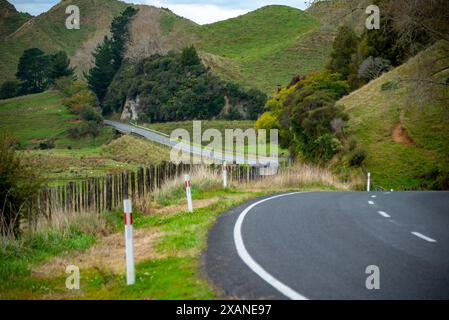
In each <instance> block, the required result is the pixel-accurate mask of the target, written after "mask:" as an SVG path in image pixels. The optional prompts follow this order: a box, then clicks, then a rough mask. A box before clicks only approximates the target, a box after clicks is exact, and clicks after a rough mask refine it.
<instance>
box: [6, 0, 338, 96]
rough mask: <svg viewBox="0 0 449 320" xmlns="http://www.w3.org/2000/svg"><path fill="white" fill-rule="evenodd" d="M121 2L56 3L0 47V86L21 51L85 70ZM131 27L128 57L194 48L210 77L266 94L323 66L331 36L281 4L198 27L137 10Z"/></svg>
mask: <svg viewBox="0 0 449 320" xmlns="http://www.w3.org/2000/svg"><path fill="white" fill-rule="evenodd" d="M3 1H4V0H3ZM69 4H76V5H78V6H79V8H80V12H81V29H80V30H67V29H66V28H65V19H66V17H67V15H66V14H65V8H66V7H67V6H68V5H69ZM127 5H128V4H126V3H124V2H121V1H118V0H63V1H61V2H60V3H59V4H57V5H56V6H54V7H53V8H51V9H50V10H49V11H48V12H46V13H43V14H41V15H39V16H37V17H34V18H32V19H31V20H29V21H28V22H27V23H25V24H24V25H23V26H22V27H20V28H19V29H18V30H17V31H15V32H14V33H13V34H11V35H9V36H8V37H7V38H6V39H5V40H3V41H2V42H1V50H0V59H1V60H0V61H1V62H0V72H1V73H2V74H4V75H5V76H4V77H3V78H2V79H1V80H0V82H2V81H5V80H8V79H12V78H13V77H14V73H15V71H16V66H17V62H18V59H19V57H20V55H21V54H22V52H23V50H25V49H27V48H30V47H39V48H40V49H42V50H44V51H47V52H53V51H56V50H65V51H66V52H67V53H68V54H69V56H70V58H71V62H72V65H73V66H76V67H77V74H78V75H82V72H83V71H85V70H87V69H88V68H89V67H90V65H91V60H92V56H91V53H92V51H93V50H94V49H95V47H96V45H97V44H98V43H99V42H100V41H101V40H102V39H103V37H104V36H105V35H107V34H108V28H109V25H110V22H111V20H112V18H113V17H114V16H116V15H118V14H119V13H120V12H121V11H122V10H123V9H124V8H125V7H126V6H127ZM136 7H138V8H139V12H138V14H137V15H136V17H135V18H134V20H133V22H132V25H131V26H130V34H131V42H130V45H129V49H128V53H127V57H128V58H142V57H146V56H150V55H152V54H154V53H167V52H169V51H170V50H179V49H181V48H183V47H185V46H188V45H191V44H193V45H195V46H196V47H197V48H198V50H199V51H200V54H201V57H202V59H203V61H204V62H205V64H206V65H208V66H209V67H210V68H211V69H212V70H213V71H214V72H215V73H216V74H217V75H219V76H221V77H223V78H224V79H226V80H234V81H236V82H239V83H240V84H242V85H244V86H245V87H247V88H249V87H256V88H258V89H260V90H263V91H264V92H266V93H272V92H273V91H274V90H275V89H276V86H277V85H278V84H285V83H288V82H289V81H290V79H291V78H292V77H293V76H294V75H296V74H305V73H307V72H310V71H313V70H319V69H322V68H323V67H324V65H325V62H326V60H327V57H328V54H329V50H330V46H331V43H332V39H333V32H329V29H326V28H322V25H321V24H320V22H319V21H318V20H317V19H316V18H314V17H313V15H311V14H309V13H307V12H304V11H301V10H299V9H295V8H291V7H287V6H267V7H263V8H260V9H258V10H256V11H254V12H250V13H248V14H245V15H242V16H239V17H237V18H234V19H229V20H226V21H220V22H217V23H213V24H209V25H204V26H200V25H197V24H195V23H194V22H192V21H190V20H188V19H184V18H181V17H179V16H177V15H175V14H174V13H172V12H171V11H169V10H167V9H162V8H155V7H152V6H146V5H138V6H136Z"/></svg>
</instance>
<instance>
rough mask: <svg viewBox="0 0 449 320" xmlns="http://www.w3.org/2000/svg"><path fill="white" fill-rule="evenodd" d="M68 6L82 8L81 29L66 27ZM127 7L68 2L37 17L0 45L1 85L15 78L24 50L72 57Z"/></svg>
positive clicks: (109, 0) (105, 0)
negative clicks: (63, 54) (36, 49)
mask: <svg viewBox="0 0 449 320" xmlns="http://www.w3.org/2000/svg"><path fill="white" fill-rule="evenodd" d="M69 4H74V5H77V6H78V7H79V9H80V12H81V16H82V17H81V27H80V29H79V30H76V29H72V30H70V29H67V28H66V27H65V20H66V18H67V17H68V15H67V14H66V13H65V9H66V7H67V6H68V5H69ZM126 6H127V4H125V3H124V2H121V1H116V0H91V1H85V0H69V1H64V3H60V4H58V5H57V6H55V7H54V8H53V9H52V10H51V11H49V12H47V13H45V14H43V15H39V16H37V17H34V18H33V19H32V23H31V24H29V25H27V26H25V27H24V28H22V29H21V30H19V31H18V32H16V33H15V34H14V35H13V36H11V37H9V38H8V39H6V40H5V41H3V42H2V43H1V50H0V61H1V62H0V74H2V75H3V77H2V79H1V80H0V84H1V83H2V82H3V81H5V80H12V79H14V74H15V73H16V71H17V63H18V61H19V58H20V56H21V55H22V53H23V51H24V50H26V49H29V48H33V47H37V48H39V49H41V50H43V51H45V52H47V53H50V52H55V51H58V50H64V51H66V52H67V54H69V55H70V56H71V55H73V54H74V53H75V52H76V51H77V50H78V49H79V48H81V46H82V45H83V44H85V43H86V41H87V40H89V39H91V38H92V37H93V36H94V35H95V32H97V31H100V30H101V31H102V32H104V33H106V31H108V30H109V25H110V22H111V21H112V18H113V17H114V16H117V15H118V14H119V13H120V12H122V11H123V10H124V9H125V8H126ZM89 60H90V59H89ZM83 70H85V66H81V68H80V67H78V68H77V70H76V71H77V73H78V74H80V75H81V71H83Z"/></svg>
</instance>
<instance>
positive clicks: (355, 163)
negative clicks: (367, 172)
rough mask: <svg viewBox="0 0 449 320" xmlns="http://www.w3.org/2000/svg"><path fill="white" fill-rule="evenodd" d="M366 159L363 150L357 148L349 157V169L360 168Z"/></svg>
mask: <svg viewBox="0 0 449 320" xmlns="http://www.w3.org/2000/svg"><path fill="white" fill-rule="evenodd" d="M366 157H367V153H366V151H365V150H363V149H361V148H358V149H356V150H354V151H353V152H352V154H351V156H350V159H349V164H350V166H351V167H360V166H361V165H362V164H363V162H364V161H365V159H366Z"/></svg>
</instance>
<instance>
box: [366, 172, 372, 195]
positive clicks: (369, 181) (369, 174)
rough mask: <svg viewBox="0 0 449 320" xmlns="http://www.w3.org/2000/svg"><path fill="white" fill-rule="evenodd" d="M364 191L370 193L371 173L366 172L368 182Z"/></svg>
mask: <svg viewBox="0 0 449 320" xmlns="http://www.w3.org/2000/svg"><path fill="white" fill-rule="evenodd" d="M366 191H367V192H370V191H371V172H368V182H367V183H366Z"/></svg>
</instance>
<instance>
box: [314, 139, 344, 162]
mask: <svg viewBox="0 0 449 320" xmlns="http://www.w3.org/2000/svg"><path fill="white" fill-rule="evenodd" d="M341 149H342V145H341V142H340V140H338V139H337V138H336V137H335V136H334V135H333V134H330V133H327V134H324V135H322V136H320V137H319V138H318V139H316V140H315V153H316V157H317V158H318V159H321V160H323V161H324V162H327V161H329V160H330V159H332V157H333V156H334V155H335V154H337V153H338V152H340V151H341Z"/></svg>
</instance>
